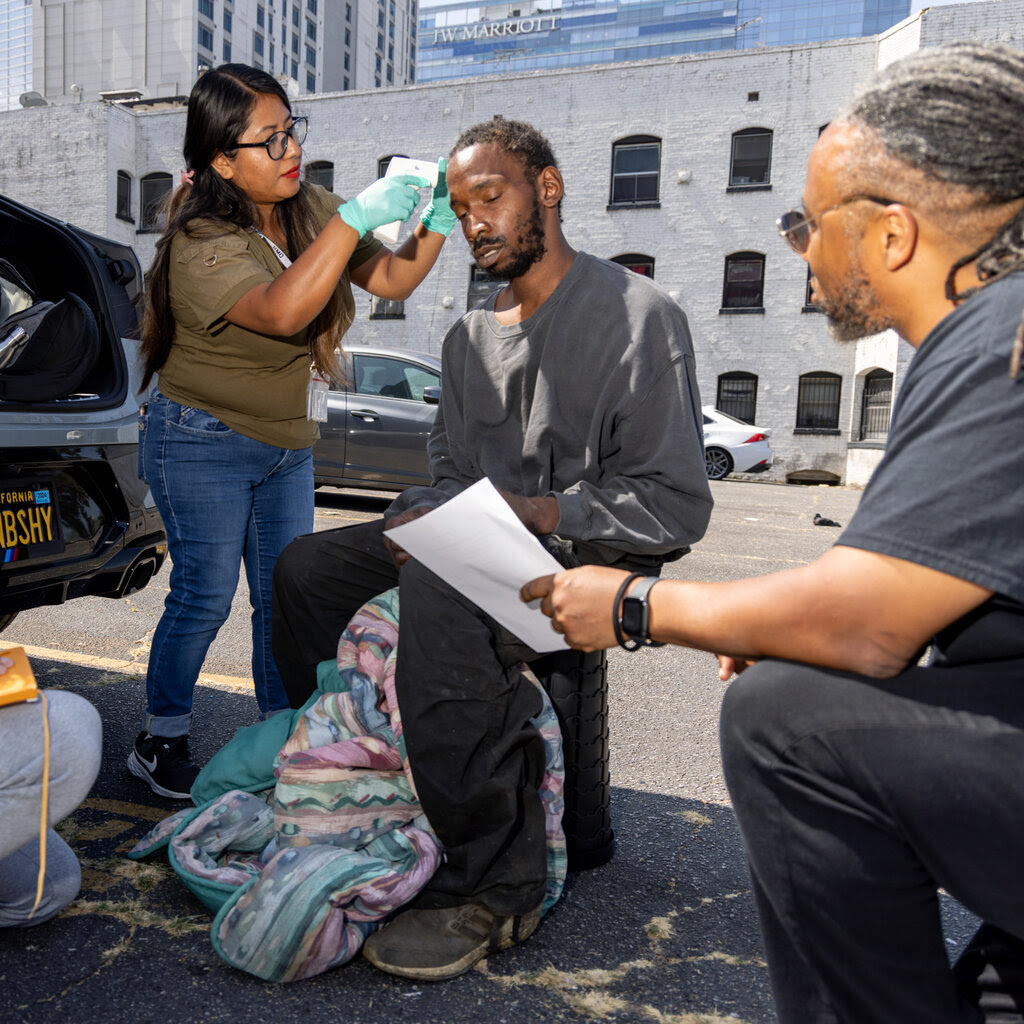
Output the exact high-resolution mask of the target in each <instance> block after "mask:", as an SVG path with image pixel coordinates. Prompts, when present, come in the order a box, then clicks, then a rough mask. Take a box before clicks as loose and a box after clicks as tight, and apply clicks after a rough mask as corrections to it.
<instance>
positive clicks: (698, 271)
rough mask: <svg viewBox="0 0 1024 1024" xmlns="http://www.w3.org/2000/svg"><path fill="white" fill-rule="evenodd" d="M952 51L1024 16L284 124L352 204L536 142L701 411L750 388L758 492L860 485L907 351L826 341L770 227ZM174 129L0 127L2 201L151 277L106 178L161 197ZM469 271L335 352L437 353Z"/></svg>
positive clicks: (934, 18)
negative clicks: (806, 391)
mask: <svg viewBox="0 0 1024 1024" xmlns="http://www.w3.org/2000/svg"><path fill="white" fill-rule="evenodd" d="M953 39H980V40H1001V41H1005V42H1008V43H1010V44H1012V45H1015V46H1021V45H1022V43H1024V0H990V2H986V3H973V4H965V5H957V6H952V7H940V8H935V9H932V10H926V11H923V12H921V13H919V14H917V15H914V16H912V17H911V18H909V19H907V20H906V21H905V22H902V23H901V24H900V25H898V26H896V27H895V28H893V29H891V30H890V31H889V32H887V33H885V34H884V35H883V36H881V37H875V38H866V39H856V40H849V41H840V42H828V43H821V44H814V45H808V46H799V47H798V46H794V47H779V48H772V49H764V50H757V51H749V50H748V51H738V52H729V53H722V54H702V55H694V56H687V57H678V58H672V59H668V60H664V61H645V62H640V63H634V64H618V65H612V66H609V65H605V66H602V67H599V68H591V69H584V70H574V71H571V72H570V71H565V72H550V73H543V72H535V73H531V74H528V75H522V76H493V77H484V78H477V79H473V80H464V81H456V82H444V83H438V84H433V85H427V86H420V87H406V88H397V89H390V90H369V91H364V92H348V93H335V94H324V95H315V96H309V97H301V98H300V100H299V101H297V104H296V109H297V112H300V113H304V114H308V115H309V117H310V125H311V128H310V135H309V138H308V139H307V142H306V145H305V147H304V160H305V161H306V163H307V164H308V163H309V162H311V161H326V162H329V163H331V164H333V168H334V189H335V191H336V192H338V193H339V194H340V195H343V196H345V195H352V194H354V193H356V192H358V191H359V190H361V189H362V188H363V187H365V185H366V184H367V183H368V182H369V181H370V180H371V179H372V178H374V177H375V176H376V173H377V166H378V161H379V160H381V159H382V158H385V157H387V156H390V155H392V154H394V153H402V154H405V155H409V156H419V157H428V158H436V157H438V156H441V155H444V154H445V153H446V152H447V151H448V149H449V148H450V146H451V145H452V143H453V142H454V141H455V139H456V137H457V136H458V135H459V133H460V132H462V131H463V130H464V129H466V128H468V127H469V126H470V125H472V124H475V123H477V122H478V121H482V120H486V119H489V118H490V117H491V116H492V115H493V114H496V113H500V114H503V115H505V116H506V117H510V118H519V119H523V120H526V121H529V122H531V123H532V124H534V125H536V126H537V127H538V128H539V129H540V130H541V131H543V132H544V133H545V134H546V135H547V136H548V138H549V139H550V140H551V142H552V144H553V147H554V150H555V153H556V156H557V158H558V161H559V165H560V167H561V170H562V173H563V175H564V177H565V181H566V198H565V201H564V204H563V216H564V222H565V232H566V235H567V237H568V238H569V240H570V242H571V243H572V244H573V245H575V246H576V247H577V248H580V249H583V250H585V251H587V252H591V253H594V254H596V255H599V256H605V257H609V258H612V257H619V256H623V255H625V254H632V255H634V256H635V255H639V256H643V257H646V258H648V259H651V260H653V263H654V278H655V281H656V282H657V283H658V284H659V285H660V286H661V287H662V288H664V289H665V290H666V291H667V292H668V293H669V294H670V295H671V296H673V297H674V298H676V299H677V300H678V301H679V302H680V304H681V305H682V306H683V308H684V309H685V310H686V312H687V314H688V316H689V319H690V325H691V329H692V332H693V336H694V342H695V348H696V353H697V366H698V372H699V379H700V386H701V392H702V395H703V400H704V402H705V403H706V404H715V402H716V397H717V394H718V383H719V376H720V375H721V374H726V373H737V372H740V373H748V374H753V375H756V378H757V380H756V414H755V415H756V421H757V423H758V424H760V425H763V426H767V427H771V429H772V431H773V433H772V439H771V444H772V447H773V449H774V450H775V453H776V463H775V466H774V467H773V469H772V471H771V472H770V474H769V477H770V478H772V479H778V480H784V479H787V478H788V479H800V478H801V477H804V478H811V479H825V480H841V481H844V482H847V483H851V484H861V483H863V482H865V481H866V480H867V477H868V476H869V475H870V472H871V470H872V469H873V467H874V466H875V465H876V464H877V461H878V459H879V458H880V456H881V451H882V448H883V447H884V440H879V439H875V440H871V439H868V440H861V439H860V425H861V398H862V395H863V391H864V382H865V380H866V379H867V374H869V373H870V372H871V371H879V370H881V371H887V372H888V373H889V374H892V375H893V377H894V381H893V383H894V384H895V389H897V390H898V386H899V382H900V380H901V379H902V376H903V372H904V370H905V367H906V364H907V362H908V360H909V357H910V355H911V350H910V348H909V346H907V345H905V344H903V343H899V342H898V341H897V340H896V338H895V337H894V336H892V335H883V336H880V337H877V338H870V339H865V340H864V341H862V342H859V343H856V344H846V345H843V344H839V343H837V342H834V341H832V340H831V339H830V338H829V337H828V335H827V333H826V331H825V325H824V319H823V317H822V316H821V315H820V314H818V313H816V312H813V311H806V309H805V302H806V286H807V270H806V266H805V264H804V263H803V261H801V260H800V259H799V258H797V257H796V256H795V255H794V254H793V253H792V252H790V251H789V249H788V248H787V246H786V244H785V243H784V242H783V240H782V239H781V238H780V237H779V235H778V233H777V231H776V229H775V218H776V217H777V216H778V215H779V214H780V213H781V212H782V211H783V210H786V209H789V208H791V207H793V206H796V205H798V204H799V201H800V196H801V191H802V188H803V178H804V168H805V162H806V158H807V154H808V152H809V150H810V149H811V147H812V146H813V144H814V141H815V139H816V138H817V135H818V132H819V129H820V128H821V127H822V126H823V125H825V124H827V123H828V121H829V120H830V119H831V118H832V117H833V116H834V115H835V113H836V111H837V110H838V108H839V107H840V106H841V104H842V102H843V101H844V100H845V99H846V98H847V97H848V96H849V95H850V94H851V92H852V91H853V90H854V89H855V87H857V86H858V85H859V84H860V83H862V82H863V81H864V80H866V79H867V78H868V77H869V76H870V75H871V74H872V73H873V71H874V70H875V68H876V67H878V66H880V65H882V64H885V63H888V62H889V61H891V60H893V59H895V58H897V57H898V56H900V55H902V54H903V53H905V52H908V51H910V50H914V49H917V48H918V47H919V46H920V45H934V44H936V43H938V42H943V41H951V40H953ZM184 116H185V115H184V110H182V109H180V108H179V109H164V110H141V109H138V108H126V107H123V106H119V105H116V104H108V103H80V104H76V105H70V106H59V107H57V106H51V107H38V108H30V109H26V110H21V111H11V112H0V138H2V141H3V149H4V160H3V165H2V170H0V191H3V192H4V193H6V194H7V195H10V196H11V197H12V198H15V199H17V200H19V201H22V202H25V203H27V204H29V205H31V206H35V207H38V208H39V209H42V210H44V211H46V212H48V213H51V214H54V215H56V216H59V217H62V218H64V219H66V220H70V221H73V222H74V223H76V224H79V225H80V226H82V227H85V228H88V229H89V230H92V231H95V232H97V233H99V234H102V235H106V236H109V237H113V238H116V239H118V240H121V241H124V242H128V243H130V244H132V245H133V246H134V247H135V249H136V252H137V253H138V255H139V258H140V260H141V262H142V263H143V265H144V266H146V265H148V263H149V261H150V260H151V258H152V254H153V249H154V244H155V241H156V237H157V236H156V235H155V234H154V233H151V232H142V233H140V232H139V230H138V224H139V220H138V216H137V211H138V195H137V193H133V205H132V211H133V214H135V216H134V220H133V221H129V220H126V219H123V218H119V217H118V203H117V195H116V178H117V175H118V172H119V171H120V172H122V173H127V174H128V175H130V177H131V181H132V183H133V187H134V186H135V185H137V184H138V183H139V182H140V181H141V179H142V178H143V176H145V175H147V174H151V173H153V172H158V173H170V174H172V175H173V176H174V179H175V181H176V180H177V175H178V171H179V168H180V166H181V152H180V151H181V138H182V132H183V129H184ZM752 128H756V129H766V130H769V131H770V132H771V133H772V136H771V154H770V178H769V181H768V182H763V183H761V184H759V185H756V186H739V187H738V188H737V187H736V186H734V187H733V188H732V189H731V190H730V188H729V183H730V174H731V167H732V146H733V133H735V132H738V131H744V130H747V129H752ZM636 137H642V138H647V139H655V140H660V167H659V169H658V170H659V180H658V189H657V202H656V203H653V204H648V205H615V204H612V203H611V201H610V197H611V191H610V185H611V180H612V154H613V146H614V145H615V143H617V142H621V140H623V139H627V138H628V139H634V138H636ZM122 212H123V211H122ZM737 253H744V254H759V256H761V257H763V299H762V300H761V301H760V303H759V305H756V306H755V305H754V304H753V303H750V305H749V307H748V308H743V309H742V310H741V311H740V312H739V313H737V312H736V311H732V312H722V311H721V310H722V308H723V283H724V279H725V265H726V257H727V256H729V255H730V254H737ZM470 266H471V259H470V256H469V251H468V249H467V247H466V244H465V242H464V240H463V239H462V238H461V237H460V236H459V234H458V233H455V234H453V236H452V238H451V239H450V240H449V242H448V243H447V245H446V247H445V250H444V252H443V253H442V256H441V258H440V260H439V262H438V265H437V266H436V267H435V268H434V270H433V271H432V272H431V274H430V275H429V276H428V277H427V279H426V280H425V281H424V283H423V284H422V285H421V286H420V288H419V289H418V290H417V292H416V293H415V295H414V296H413V297H412V298H411V299H410V300H409V301H407V302H406V303H405V308H404V318H403V319H371V318H370V313H371V300H370V298H369V296H367V295H365V294H364V293H359V292H357V309H358V314H357V318H356V322H355V324H354V325H353V327H352V329H351V331H350V333H349V335H348V339H349V340H350V341H351V342H359V343H368V344H378V345H390V346H397V347H407V348H409V349H418V350H424V351H430V352H437V351H439V349H440V345H441V341H442V339H443V337H444V334H445V332H446V331H447V329H448V328H449V327H450V326H451V325H452V324H453V323H454V322H455V320H456V319H457V318H458V316H459V315H461V313H462V312H463V311H464V310H465V308H466V304H467V292H468V289H469V285H470ZM807 374H813V375H829V374H834V375H837V376H838V378H839V382H838V383H839V387H840V391H839V400H838V421H837V423H836V424H835V426H834V427H831V428H828V429H820V428H809V429H807V428H805V429H801V428H799V427H798V425H797V424H798V397H799V394H800V378H801V376H803V375H807ZM652 429H657V424H652Z"/></svg>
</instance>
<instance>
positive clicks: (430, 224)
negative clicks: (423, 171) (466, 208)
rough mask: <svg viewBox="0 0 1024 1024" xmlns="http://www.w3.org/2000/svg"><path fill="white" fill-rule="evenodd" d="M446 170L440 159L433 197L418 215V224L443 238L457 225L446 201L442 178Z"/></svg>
mask: <svg viewBox="0 0 1024 1024" xmlns="http://www.w3.org/2000/svg"><path fill="white" fill-rule="evenodd" d="M446 169H447V161H446V160H445V158H444V157H441V159H440V160H438V161H437V184H436V185H435V186H434V196H433V198H432V199H431V200H430V204H429V205H428V206H427V208H426V209H425V210H424V211H423V213H422V214H421V215H420V223H421V224H422V225H423V226H424V227H425V228H426V229H427V230H428V231H434V232H436V233H437V234H439V235H444V236H445V237H447V236H448V235H450V234H451V233H452V228H454V227H455V225H456V224H457V223H458V221H457V220H456V218H455V214H454V213H452V204H451V202H450V201H449V199H448V182H447V181H445V177H444V172H445V170H446Z"/></svg>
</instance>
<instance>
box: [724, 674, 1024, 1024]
mask: <svg viewBox="0 0 1024 1024" xmlns="http://www.w3.org/2000/svg"><path fill="white" fill-rule="evenodd" d="M721 743H722V758H723V767H724V769H725V775H726V782H727V784H728V787H729V792H730V794H731V796H732V799H733V805H734V808H735V811H736V815H737V818H738V819H739V823H740V828H741V831H742V834H743V841H744V846H745V848H746V852H747V858H748V862H749V866H750V873H751V878H752V882H753V888H754V894H755V897H756V900H757V906H758V911H759V914H760V919H761V927H762V932H763V935H764V941H765V947H766V951H767V955H768V966H769V973H770V976H771V981H772V989H773V991H774V994H775V1000H776V1009H777V1013H778V1018H779V1021H780V1022H782V1024H817V1022H821V1024H826V1022H827V1024H834V1022H842V1024H871V1022H877V1024H896V1022H898V1024H954V1022H955V1024H966V1022H971V1024H975V1022H979V1021H982V1020H985V1021H990V1022H995V1021H1006V1022H1009V1021H1019V1020H1021V1019H1022V1017H1021V1016H1020V1011H1021V1008H1024V969H1022V968H1024V943H1022V942H1021V941H1020V939H1021V937H1024V662H1020V661H1016V662H1003V663H1002V664H1001V665H998V666H993V665H989V666H973V667H972V666H959V667H955V668H927V669H924V668H913V669H910V670H908V671H907V672H905V673H903V674H902V675H900V676H898V677H897V678H895V679H891V680H884V681H880V680H871V679H867V678H863V677H859V676H855V675H852V674H849V673H843V672H834V671H828V670H824V669H817V668H811V667H809V666H806V665H798V664H793V663H790V662H781V661H766V662H762V663H761V664H759V665H756V666H754V667H753V668H751V669H748V670H747V671H746V672H745V673H744V674H743V675H742V676H741V677H740V678H739V679H738V680H736V681H735V682H733V683H732V684H731V685H730V687H729V690H728V691H727V693H726V697H725V701H724V703H723V707H722V721H721ZM940 887H941V888H943V889H945V890H946V891H947V892H948V893H949V894H950V895H952V896H953V897H955V898H956V899H957V900H959V901H960V902H961V903H962V904H963V905H964V906H965V907H966V908H967V909H969V910H970V911H972V912H973V913H975V914H977V915H978V916H979V917H981V918H982V919H983V920H984V921H985V922H986V925H985V926H984V927H983V928H982V929H981V931H980V932H979V934H978V935H977V936H976V937H975V940H974V942H973V943H972V947H971V949H969V950H968V952H967V953H966V954H965V955H964V957H962V958H961V961H960V963H959V964H958V965H957V966H956V968H955V969H954V968H951V966H950V963H949V960H948V957H947V952H946V945H945V943H944V940H943V935H942V929H941V924H940V916H939V903H938V895H937V889H938V888H940ZM1000 1007H1002V1009H1000Z"/></svg>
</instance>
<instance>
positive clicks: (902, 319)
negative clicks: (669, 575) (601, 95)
mask: <svg viewBox="0 0 1024 1024" xmlns="http://www.w3.org/2000/svg"><path fill="white" fill-rule="evenodd" d="M1022 153H1024V55H1022V54H1021V53H1019V52H1017V51H1015V50H1011V49H1009V48H1007V47H1002V46H995V45H989V46H984V45H975V44H955V45H952V46H948V47H939V48H935V49H929V50H925V51H923V52H920V53H918V54H916V55H914V56H912V57H910V58H907V59H905V60H903V61H900V62H898V63H896V64H894V65H892V66H891V67H890V68H889V69H888V70H887V71H885V72H884V73H883V74H881V75H880V76H879V77H878V78H876V79H875V80H874V81H873V82H872V83H871V84H870V85H869V86H868V88H867V89H866V91H865V92H864V93H863V94H862V95H861V96H860V97H859V98H857V99H856V100H855V101H854V102H853V103H852V105H850V106H849V107H848V108H847V109H846V110H845V111H844V112H843V113H842V114H841V115H840V116H839V117H838V118H837V119H836V120H835V121H834V122H832V124H831V125H830V126H829V128H828V129H827V130H826V131H825V132H824V133H823V134H822V135H821V137H820V139H819V140H818V143H817V145H816V146H815V147H814V150H813V152H812V153H811V156H810V160H809V162H808V168H807V182H806V187H805V190H804V204H803V209H802V210H799V211H793V212H791V213H787V214H785V215H784V216H783V217H782V218H781V219H780V221H779V227H780V229H781V231H782V234H783V235H784V237H785V238H786V240H787V241H788V242H789V244H790V245H791V246H792V248H794V249H795V250H796V251H797V252H798V253H799V254H800V255H801V256H803V257H804V259H806V260H807V262H808V263H809V264H810V267H811V271H812V275H813V289H814V294H815V302H816V303H817V305H819V306H820V307H821V308H822V309H824V310H825V311H826V313H827V314H828V318H829V322H830V325H831V327H832V330H833V333H834V335H835V336H836V338H838V339H840V340H852V339H854V338H859V337H863V336H865V335H869V334H873V333H876V332H879V331H882V330H885V329H887V328H893V329H895V330H896V331H898V332H899V334H900V335H901V336H902V337H903V338H905V339H906V340H907V341H908V342H909V343H910V344H911V345H913V346H914V348H915V349H916V350H917V351H916V352H915V355H914V358H913V360H912V362H911V365H910V368H909V370H908V372H907V375H906V380H905V383H904V385H903V387H902V390H901V392H900V395H899V399H898V403H897V407H896V409H895V410H894V413H893V420H892V430H891V433H890V437H889V444H888V448H887V452H886V455H885V458H884V459H883V461H882V462H881V464H880V465H879V466H878V469H877V470H876V471H875V474H874V476H873V478H872V479H871V482H870V483H869V485H868V487H867V488H866V489H865V492H864V495H863V498H862V500H861V502H860V506H859V508H858V510H857V513H856V514H855V516H854V517H853V520H852V522H851V524H850V526H849V528H848V529H847V530H846V531H845V532H844V533H843V534H842V536H841V538H840V540H839V542H838V544H837V545H836V546H835V547H834V548H832V550H830V551H829V552H827V553H826V554H825V555H824V556H823V557H822V558H820V559H818V561H817V562H815V563H814V564H812V565H809V566H806V567H804V568H800V569H797V570H791V571H788V572H782V573H776V574H774V575H771V576H766V577H761V578H759V579H753V580H740V581H736V582H730V583H719V584H714V583H693V582H687V581H676V580H662V581H660V582H658V583H657V585H656V586H654V587H653V588H650V587H648V588H645V589H646V605H647V613H648V614H647V625H648V631H649V632H648V636H649V637H650V638H653V639H654V640H659V641H666V642H671V643H678V644H685V645H687V646H690V647H697V648H702V649H705V650H710V651H717V652H719V661H720V665H721V672H720V674H721V677H722V679H728V678H729V677H730V676H731V675H732V674H733V673H734V672H741V671H743V670H744V669H747V671H744V674H743V675H742V677H741V678H740V679H739V680H738V681H736V682H734V683H733V684H732V685H731V687H730V688H729V690H728V692H727V694H726V697H725V701H724V705H723V710H722V723H721V742H722V756H723V763H724V768H725V775H726V781H727V783H728V786H729V791H730V794H731V796H732V799H733V804H734V807H735V810H736V815H737V817H738V819H739V823H740V827H741V831H742V834H743V840H744V845H745V847H746V852H747V857H748V860H749V864H750V872H751V876H752V880H753V889H754V893H755V896H756V899H757V905H758V910H759V913H760V917H761V924H762V931H763V934H764V939H765V946H766V950H767V954H768V965H769V970H770V975H771V980H772V987H773V990H774V992H775V998H776V1007H777V1012H778V1017H779V1020H780V1021H782V1022H787V1024H790V1022H791V1024H810V1022H822V1024H825V1022H828V1024H836V1022H839V1021H842V1022H845V1024H869V1022H877V1024H954V1022H955V1024H965V1022H979V1021H983V1020H987V1021H993V1022H994V1021H996V1020H998V1021H1000V1022H1009V1021H1020V1020H1021V1019H1022V1018H1021V1016H1020V1012H1021V1010H1022V1009H1024V941H1022V940H1024V881H1022V873H1021V865H1022V864H1024V771H1022V769H1021V766H1022V764H1024V699H1022V696H1021V695H1022V693H1024V531H1022V529H1021V524H1022V504H1024V501H1022V499H1024V445H1022V444H1020V443H1014V442H1013V441H1012V439H1013V437H1015V436H1016V435H1017V434H1018V433H1019V431H1020V427H1021V424H1022V422H1024V375H1021V374H1019V369H1020V367H1019V363H1020V348H1021V338H1022V336H1024V335H1022V313H1024V159H1022V156H1021V154H1022ZM1007 438H1009V439H1011V441H1010V444H1009V445H1007V443H1006V442H1007ZM996 450H998V451H999V452H1000V457H999V460H998V463H996V462H995V461H994V460H993V459H991V458H989V459H986V458H985V455H986V454H988V453H991V452H993V451H996ZM627 580H628V577H627V576H626V575H625V574H623V573H622V572H617V571H615V570H613V569H607V568H598V567H586V568H582V569H573V570H569V571H567V572H563V573H559V574H557V575H555V576H553V577H544V578H541V579H538V580H534V581H532V582H531V583H528V584H527V585H526V586H525V587H524V588H523V597H524V599H525V600H532V599H535V598H542V608H543V610H544V611H545V612H546V613H547V614H548V615H550V616H552V619H553V625H554V627H555V629H556V630H558V631H559V632H564V633H565V635H566V637H567V639H568V640H569V642H570V643H571V644H572V645H573V646H574V647H579V648H581V649H585V650H592V649H594V648H598V647H604V646H611V645H612V644H613V643H614V642H615V630H616V627H619V628H621V627H620V620H619V616H620V615H622V614H623V613H622V612H620V609H619V607H617V605H618V598H617V597H616V595H620V594H622V592H623V589H625V587H626V583H625V581H627ZM626 594H627V597H626V601H627V602H628V600H629V597H628V594H629V591H628V589H627V590H626ZM634 600H635V599H634ZM929 644H931V648H932V649H931V656H930V658H929V660H928V664H927V666H926V667H925V666H922V665H920V664H919V659H920V656H921V654H922V651H923V649H924V648H925V647H926V646H927V645H929ZM754 662H757V664H754ZM748 666H752V667H749V669H748ZM940 888H942V889H945V890H946V892H948V893H949V894H951V895H952V896H954V897H955V898H956V899H958V900H960V901H961V903H962V904H963V905H964V906H966V907H967V908H968V909H969V910H971V911H972V912H974V913H975V914H977V915H978V916H979V917H981V919H982V921H983V924H982V927H981V929H980V930H979V932H978V933H977V935H976V936H975V938H974V940H973V941H972V943H971V945H970V947H969V948H968V950H967V952H966V953H965V954H964V955H963V956H962V957H961V958H960V960H959V962H958V963H957V965H956V966H955V967H954V968H952V969H951V968H950V965H949V961H948V959H947V954H946V947H945V942H944V940H943V934H942V927H941V922H940V913H939V900H938V890H939V889H940Z"/></svg>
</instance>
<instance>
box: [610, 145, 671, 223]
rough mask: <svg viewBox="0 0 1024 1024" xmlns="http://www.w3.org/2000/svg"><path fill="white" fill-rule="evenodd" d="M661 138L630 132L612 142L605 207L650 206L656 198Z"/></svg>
mask: <svg viewBox="0 0 1024 1024" xmlns="http://www.w3.org/2000/svg"><path fill="white" fill-rule="evenodd" d="M660 175H661V139H659V138H657V137H656V136H654V135H630V136H629V137H628V138H625V139H619V141H618V142H616V143H614V144H613V145H612V187H611V198H610V199H609V200H608V205H609V206H652V205H654V204H655V203H657V201H658V179H659V177H660Z"/></svg>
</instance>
